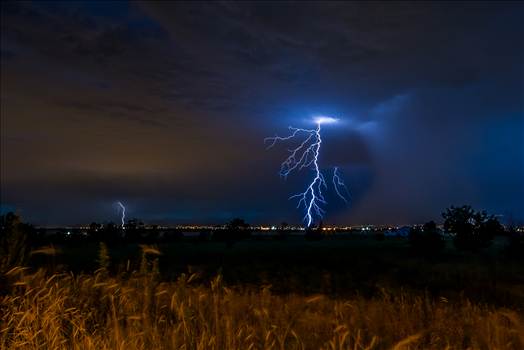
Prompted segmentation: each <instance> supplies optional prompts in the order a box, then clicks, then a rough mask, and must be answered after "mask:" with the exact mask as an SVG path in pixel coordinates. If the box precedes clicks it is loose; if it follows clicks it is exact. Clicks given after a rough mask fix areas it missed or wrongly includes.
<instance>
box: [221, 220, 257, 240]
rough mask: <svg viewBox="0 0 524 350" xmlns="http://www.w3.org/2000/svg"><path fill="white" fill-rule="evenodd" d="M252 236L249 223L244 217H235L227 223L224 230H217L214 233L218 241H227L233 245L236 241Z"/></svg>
mask: <svg viewBox="0 0 524 350" xmlns="http://www.w3.org/2000/svg"><path fill="white" fill-rule="evenodd" d="M249 236H251V230H250V229H249V224H247V223H246V222H245V221H244V220H243V219H240V218H235V219H233V220H231V221H230V222H228V223H227V225H226V228H225V229H223V230H216V231H215V232H214V233H213V239H214V240H217V241H225V242H227V243H228V245H229V246H231V245H232V244H233V243H234V242H236V241H239V240H241V239H244V238H248V237H249Z"/></svg>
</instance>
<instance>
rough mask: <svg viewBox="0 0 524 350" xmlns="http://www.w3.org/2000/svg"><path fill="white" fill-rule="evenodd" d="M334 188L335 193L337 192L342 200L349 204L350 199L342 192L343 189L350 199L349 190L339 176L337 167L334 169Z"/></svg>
mask: <svg viewBox="0 0 524 350" xmlns="http://www.w3.org/2000/svg"><path fill="white" fill-rule="evenodd" d="M333 187H334V188H335V192H337V195H338V196H339V197H340V198H342V200H343V201H344V202H346V203H348V199H347V198H346V196H344V195H343V194H342V191H341V189H343V191H344V192H345V194H346V195H347V196H348V197H349V190H348V188H347V187H346V184H345V183H344V181H343V180H342V179H341V178H340V176H339V175H338V167H335V168H334V169H333Z"/></svg>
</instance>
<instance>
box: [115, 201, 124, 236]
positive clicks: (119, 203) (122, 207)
mask: <svg viewBox="0 0 524 350" xmlns="http://www.w3.org/2000/svg"><path fill="white" fill-rule="evenodd" d="M116 203H117V204H118V205H119V206H120V208H121V209H122V217H121V220H122V229H124V230H125V228H126V227H125V224H124V222H125V221H124V220H125V218H126V207H124V205H123V204H122V202H120V201H118V202H116ZM118 212H120V210H118Z"/></svg>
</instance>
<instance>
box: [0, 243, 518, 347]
mask: <svg viewBox="0 0 524 350" xmlns="http://www.w3.org/2000/svg"><path fill="white" fill-rule="evenodd" d="M54 248H55V250H56V254H52V250H51V252H49V251H48V252H45V251H44V252H45V254H42V253H41V254H34V255H33V257H32V259H31V264H32V266H33V267H32V268H28V269H22V268H15V269H13V270H11V271H10V272H8V273H7V275H6V276H5V277H4V279H3V285H4V286H5V287H6V288H5V292H4V293H2V294H3V295H2V296H1V298H2V299H1V303H0V308H1V312H0V314H1V315H2V316H1V317H2V318H1V327H0V332H1V334H0V346H1V348H27V349H36V348H53V349H152V348H155V349H391V348H395V349H446V348H447V349H522V348H523V347H524V321H523V317H524V316H523V315H524V309H523V307H522V305H524V278H523V276H524V273H523V272H524V271H523V269H524V267H523V265H522V262H521V261H515V260H511V259H506V258H504V256H503V254H502V248H503V243H501V242H498V243H496V244H495V245H494V246H493V247H492V248H491V249H490V250H488V251H485V252H482V253H478V254H472V253H459V252H457V251H456V250H455V249H453V248H452V247H451V245H450V246H448V247H447V248H446V250H445V251H444V252H443V253H442V254H441V255H439V256H437V257H434V258H432V259H427V258H424V257H421V256H418V255H416V254H414V253H413V252H412V251H411V250H410V249H409V246H408V245H407V243H406V242H405V241H404V240H399V239H388V240H385V241H376V240H374V239H373V238H362V237H350V238H348V237H344V238H340V237H331V238H326V239H324V240H321V241H306V240H304V238H303V237H291V238H288V239H287V240H284V241H276V240H270V239H267V240H261V239H249V240H245V241H242V242H238V243H235V244H234V245H233V246H230V247H228V246H227V245H226V244H224V243H220V242H197V241H195V240H181V241H178V242H173V243H170V244H165V245H160V246H154V247H153V246H138V245H127V246H118V247H109V249H108V251H109V255H108V256H106V258H109V260H108V262H109V265H108V268H107V269H105V268H99V265H100V256H99V253H100V252H99V245H98V244H95V243H92V244H87V245H82V246H74V245H70V246H60V247H58V246H57V247H54ZM44 252H43V253H44Z"/></svg>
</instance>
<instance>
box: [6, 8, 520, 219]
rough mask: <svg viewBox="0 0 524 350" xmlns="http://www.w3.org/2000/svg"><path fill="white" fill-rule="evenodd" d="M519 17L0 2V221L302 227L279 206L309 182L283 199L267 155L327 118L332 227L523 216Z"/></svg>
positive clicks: (474, 12) (285, 186)
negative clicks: (5, 217)
mask: <svg viewBox="0 0 524 350" xmlns="http://www.w3.org/2000/svg"><path fill="white" fill-rule="evenodd" d="M523 11H524V8H523V5H522V4H520V3H516V2H491V3H490V2H479V3H475V2H463V3H462V2H459V3H444V2H423V3H416V2H400V3H391V2H383V3H382V2H372V3H368V2H347V3H346V2H345V3H342V2H305V3H291V2H274V3H268V2H252V3H251V2H241V3H238V2H210V3H201V2H199V3H195V2H141V3H138V2H131V3H124V2H110V3H103V2H85V3H84V2H68V3H65V2H57V3H46V2H34V3H30V2H3V3H2V21H1V22H2V24H1V25H2V33H1V35H2V36H1V39H2V42H1V56H0V57H1V60H2V61H1V62H2V76H1V88H2V89H1V104H2V106H1V112H2V130H1V135H2V150H1V156H2V164H1V175H2V179H1V181H2V205H3V206H10V207H11V206H16V207H19V208H22V209H23V212H22V213H23V214H26V215H27V216H28V217H29V218H33V219H34V220H36V221H37V222H42V223H44V222H59V221H61V222H74V221H87V220H92V219H103V218H106V217H108V216H110V215H111V213H112V208H111V203H112V201H114V200H116V199H121V200H126V201H127V202H129V203H130V205H131V206H132V208H133V211H134V212H135V213H137V214H136V215H137V216H143V217H144V218H145V219H148V218H151V219H155V220H165V221H169V220H172V221H213V220H218V221H220V220H224V219H225V217H227V216H228V215H231V216H232V215H235V214H238V215H244V216H246V217H248V218H249V220H251V221H255V222H261V221H274V220H287V221H290V222H297V221H298V220H299V218H300V213H298V212H297V211H296V210H295V209H294V205H293V203H291V202H287V196H288V195H289V194H290V193H294V192H297V191H298V189H300V188H301V186H302V185H303V180H304V179H303V178H302V177H298V176H297V177H294V178H291V179H289V180H288V182H287V183H284V182H283V181H281V180H280V179H279V178H278V176H277V174H276V173H277V169H278V166H279V161H280V159H281V157H282V156H284V155H285V149H284V148H276V149H274V150H272V151H271V152H264V146H263V144H262V139H263V138H264V137H265V136H268V135H273V134H274V133H275V132H277V133H279V134H282V133H285V132H286V127H287V126H288V125H289V124H294V125H301V126H306V124H305V121H306V120H307V119H308V118H309V117H310V116H311V115H314V114H333V115H337V116H340V118H341V119H342V121H343V123H341V124H340V125H339V126H337V128H331V127H326V129H325V130H324V132H325V136H326V142H325V148H324V153H323V164H324V165H325V166H326V169H325V170H326V171H331V170H329V169H328V167H330V166H332V165H334V164H340V165H341V170H342V171H343V173H344V174H345V176H346V179H347V182H348V184H349V187H350V189H351V193H352V204H351V206H350V207H349V208H346V209H344V207H343V206H342V205H338V204H336V203H330V204H329V205H330V207H329V208H328V209H329V213H331V214H330V216H329V218H328V221H331V222H333V221H337V222H363V221H368V222H410V221H420V220H426V219H430V218H435V217H437V216H438V214H439V212H440V211H441V210H442V209H443V208H444V207H445V206H448V205H450V204H461V203H471V204H473V205H475V206H477V207H481V208H488V209H489V210H491V211H493V212H495V213H512V214H513V216H518V215H520V214H519V213H522V212H524V203H523V201H522V198H524V183H523V180H522V179H523V178H524V163H523V162H524V144H523V142H524V141H522V140H524V125H523V119H524V111H523V110H524V107H523V92H524V88H523V79H524V78H523V77H524V72H523V63H522V62H524V48H523V44H522V43H523V42H524V28H523V23H524V18H523ZM500 168H503V169H504V171H500V170H498V169H500ZM302 175H305V174H302ZM269 189H271V190H269ZM71 203H74V205H72V204H71ZM138 213H140V214H138ZM519 219H524V218H522V217H519Z"/></svg>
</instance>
